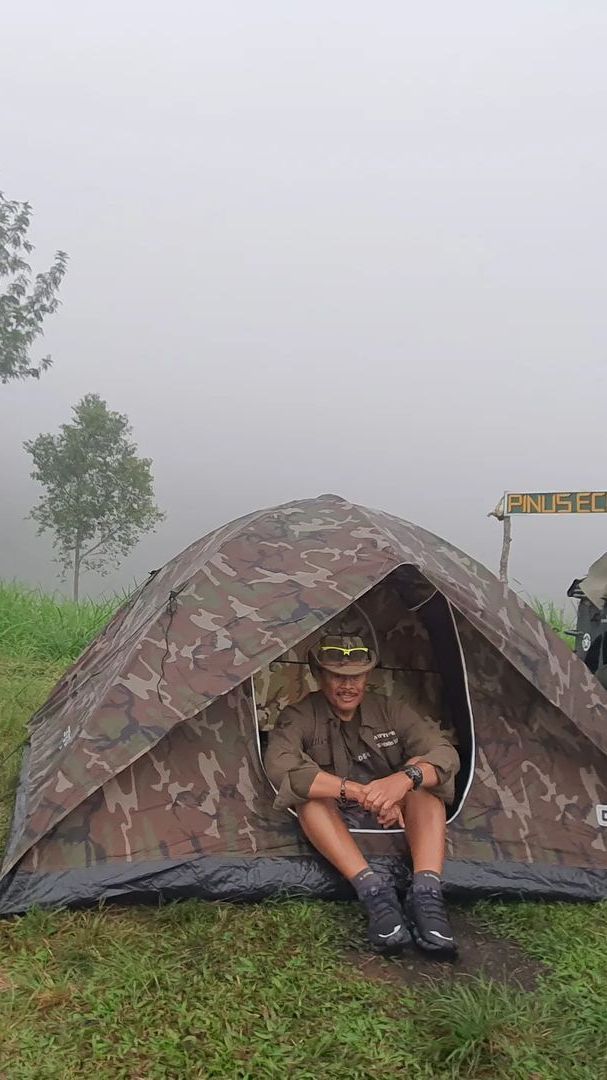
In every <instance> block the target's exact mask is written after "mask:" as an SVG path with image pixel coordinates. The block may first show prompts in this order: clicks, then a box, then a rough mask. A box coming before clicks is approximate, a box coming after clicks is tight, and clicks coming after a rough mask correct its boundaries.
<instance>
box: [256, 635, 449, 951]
mask: <svg viewBox="0 0 607 1080" xmlns="http://www.w3.org/2000/svg"><path fill="white" fill-rule="evenodd" d="M309 663H310V667H311V669H312V673H313V674H314V676H315V677H316V679H317V681H318V684H319V686H320V691H319V692H318V693H313V694H309V695H308V696H307V697H306V698H304V699H303V701H300V702H299V704H297V705H291V706H289V707H288V708H286V709H284V710H283V712H282V713H281V714H280V716H279V717H278V720H277V722H276V726H275V728H274V730H273V731H272V732H271V733H270V737H269V742H268V749H267V753H266V758H265V765H266V771H267V773H268V776H269V777H270V780H271V781H272V783H273V784H274V786H275V787H276V788H277V790H278V796H277V799H276V804H275V805H276V806H277V808H280V809H285V808H287V807H292V808H293V809H295V810H296V811H297V815H298V817H299V822H300V825H301V827H302V829H303V831H304V833H305V834H306V836H307V838H308V840H309V841H310V843H312V844H313V845H314V847H315V848H316V849H317V851H319V852H320V853H321V854H322V855H324V857H325V858H326V859H328V860H329V862H330V863H332V864H333V866H335V867H336V868H337V870H339V871H340V873H342V874H343V875H344V877H346V878H347V879H348V880H349V881H350V883H351V884H352V885H353V887H354V889H355V890H356V893H357V895H358V898H359V900H360V901H361V903H362V904H363V906H364V907H365V908H366V911H367V915H368V919H369V928H368V934H369V940H370V941H371V943H372V944H373V945H374V947H376V948H378V949H380V950H381V951H383V952H398V951H400V950H402V949H403V948H405V947H406V946H408V945H409V944H410V943H411V934H412V935H413V939H414V941H415V942H416V944H417V945H418V946H420V948H422V949H426V950H428V951H430V952H436V953H443V954H444V953H447V954H449V953H451V954H453V953H455V951H456V946H455V942H454V938H453V933H452V930H451V927H450V925H449V921H448V919H447V915H446V911H445V907H444V903H443V898H442V892H441V878H440V875H441V873H442V868H443V860H444V855H445V822H446V814H445V803H449V802H451V801H452V800H453V788H454V778H455V775H456V773H457V771H458V768H459V758H458V755H457V751H456V750H455V748H454V746H453V745H452V743H451V742H450V741H449V739H448V738H447V737H446V735H445V734H444V732H442V731H441V730H440V728H439V727H438V726H437V725H435V724H433V723H432V722H431V721H429V720H427V719H424V718H423V717H422V716H420V715H419V713H417V712H416V711H415V710H414V709H413V708H412V707H411V706H410V705H407V704H405V703H403V702H398V701H390V700H387V699H384V698H382V697H380V696H379V695H376V694H371V695H369V696H367V697H365V690H366V687H367V680H368V677H369V672H370V671H371V670H372V669H373V667H374V666H375V665H376V663H377V657H376V656H375V654H374V652H373V650H371V649H369V648H368V647H367V646H366V645H365V643H364V641H363V640H362V639H361V638H359V637H348V636H343V635H341V636H332V637H325V638H323V639H322V640H321V642H320V645H319V646H318V647H317V648H316V649H314V650H311V652H310V654H309ZM365 818H366V819H367V820H365ZM378 822H379V824H380V825H382V826H384V827H389V826H392V827H397V828H398V827H401V828H404V830H405V833H406V836H407V840H408V843H409V847H410V850H411V857H412V861H413V883H412V885H411V888H410V889H409V892H408V894H407V897H406V902H405V909H406V916H407V917H406V918H405V917H403V912H402V909H401V907H400V903H399V899H398V896H397V893H396V888H395V885H394V882H392V881H387V880H385V879H384V878H383V877H382V876H381V875H380V874H378V873H377V872H376V871H374V870H372V869H371V868H370V866H369V864H368V862H367V860H366V859H365V857H364V855H363V853H362V852H361V850H360V848H359V847H358V845H357V843H356V840H355V839H354V837H353V835H352V834H351V833H350V832H349V829H348V826H351V827H354V828H361V827H362V828H369V827H371V828H377V823H378ZM407 923H408V925H409V928H410V930H409V929H407Z"/></svg>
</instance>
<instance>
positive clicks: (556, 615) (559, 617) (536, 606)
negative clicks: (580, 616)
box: [529, 596, 575, 649]
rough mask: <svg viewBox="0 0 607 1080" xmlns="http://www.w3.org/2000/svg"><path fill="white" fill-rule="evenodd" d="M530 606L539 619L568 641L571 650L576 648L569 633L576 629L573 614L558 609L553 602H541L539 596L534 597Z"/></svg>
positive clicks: (560, 608) (563, 609) (573, 639)
mask: <svg viewBox="0 0 607 1080" xmlns="http://www.w3.org/2000/svg"><path fill="white" fill-rule="evenodd" d="M529 604H530V606H531V607H532V608H533V610H534V611H535V614H536V615H537V616H538V618H540V619H542V621H543V622H545V623H547V624H548V626H549V627H550V628H551V629H552V630H554V632H555V634H558V636H559V637H560V638H562V639H563V641H566V642H567V644H568V645H569V646H570V648H572V649H573V648H574V647H575V638H574V637H572V636H571V634H568V633H567V631H568V630H574V629H575V617H574V616H573V614H571V612H569V611H567V610H566V609H565V608H564V607H557V605H556V604H555V603H554V602H553V601H552V600H540V599H539V597H537V596H532V597H531V599H530V601H529Z"/></svg>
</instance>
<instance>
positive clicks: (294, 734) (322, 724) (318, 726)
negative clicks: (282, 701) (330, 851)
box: [265, 692, 459, 810]
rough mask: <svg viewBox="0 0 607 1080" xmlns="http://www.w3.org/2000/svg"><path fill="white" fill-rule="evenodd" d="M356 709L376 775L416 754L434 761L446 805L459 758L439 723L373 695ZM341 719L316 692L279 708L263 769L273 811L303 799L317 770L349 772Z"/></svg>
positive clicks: (387, 772)
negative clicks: (273, 796) (271, 788)
mask: <svg viewBox="0 0 607 1080" xmlns="http://www.w3.org/2000/svg"><path fill="white" fill-rule="evenodd" d="M360 711H361V724H360V739H361V743H362V744H364V746H365V747H366V751H365V756H366V758H367V760H368V762H369V764H371V765H372V766H373V768H374V771H375V773H376V776H377V779H380V778H381V777H384V776H389V775H390V774H391V773H394V772H396V771H397V770H398V769H399V768H401V767H402V766H403V765H404V764H405V762H407V761H408V760H409V759H410V758H412V757H419V758H420V759H421V760H422V761H426V762H428V764H430V765H434V768H435V769H436V771H437V773H438V778H439V786H438V787H436V788H433V789H432V790H433V793H434V794H435V795H438V797H439V798H441V799H443V801H444V802H446V803H450V802H452V801H453V789H454V781H455V776H456V774H457V771H458V769H459V757H458V753H457V750H456V749H455V747H454V746H453V743H452V742H451V741H450V739H449V738H448V737H447V735H446V734H445V732H444V731H442V730H441V728H440V727H439V725H438V724H436V723H435V722H434V721H432V720H429V719H428V718H427V717H424V716H421V715H420V713H418V712H416V710H415V709H413V708H412V706H411V705H408V704H406V703H405V702H401V701H391V700H388V699H386V698H383V697H380V696H379V695H378V694H373V693H369V694H367V696H366V697H365V698H364V700H363V702H362V704H361V706H360ZM342 723H343V721H341V720H339V719H338V718H337V717H336V716H335V715H334V714H333V711H332V709H331V706H330V705H329V702H328V701H327V699H326V697H325V696H324V694H322V693H320V692H318V693H314V694H308V696H307V697H305V698H304V699H303V700H302V701H300V702H299V703H298V704H297V705H290V706H289V707H288V708H286V709H284V710H283V711H282V712H281V714H280V716H279V717H278V720H277V721H276V726H275V727H274V730H273V731H271V732H270V735H269V740H268V748H267V750H266V754H265V768H266V772H267V774H268V776H269V778H270V780H271V782H272V784H273V785H274V787H275V788H276V790H277V792H278V794H277V796H276V799H275V802H274V806H275V807H276V809H278V810H284V809H287V808H288V807H291V808H294V807H296V806H300V805H301V804H302V803H304V802H306V799H307V797H308V792H309V790H310V785H311V784H312V781H313V780H314V777H315V776H316V774H317V773H318V772H320V771H321V770H322V771H323V772H329V773H333V774H334V775H336V776H347V775H348V771H349V768H350V763H351V758H350V755H349V753H348V750H347V747H346V745H345V742H344V739H343V736H342V734H341V731H342Z"/></svg>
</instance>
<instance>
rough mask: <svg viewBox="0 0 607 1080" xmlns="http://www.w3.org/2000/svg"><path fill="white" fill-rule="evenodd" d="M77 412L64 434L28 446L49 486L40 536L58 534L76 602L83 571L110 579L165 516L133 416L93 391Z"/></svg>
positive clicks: (39, 510)
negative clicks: (134, 429)
mask: <svg viewBox="0 0 607 1080" xmlns="http://www.w3.org/2000/svg"><path fill="white" fill-rule="evenodd" d="M72 412H73V420H72V422H71V423H68V424H62V425H61V427H60V433H59V434H58V435H50V434H45V435H38V437H37V438H36V439H34V440H32V441H29V442H26V443H24V447H25V450H26V451H27V453H28V454H31V456H32V460H33V463H34V469H33V472H32V474H31V475H32V477H33V479H34V480H38V481H39V482H40V483H41V484H42V486H43V488H44V493H43V494H42V495H41V497H40V499H39V501H38V504H37V506H35V507H34V509H33V510H32V511H31V515H30V516H31V517H32V518H33V519H34V521H35V522H36V523H37V525H38V534H40V533H44V532H49V533H51V534H52V535H53V544H54V547H55V551H56V552H57V561H58V562H59V563H60V564H61V566H62V568H63V572H64V573H65V574H67V573H68V572H69V573H71V575H72V581H73V596H74V600H77V599H78V588H79V580H80V574H81V573H82V571H84V570H96V571H97V572H99V573H101V574H104V573H107V572H108V569H109V566H110V565H119V563H120V560H121V559H122V558H124V557H125V556H126V555H128V553H129V552H130V551H131V549H132V548H133V547H134V546H135V544H136V543H137V541H138V540H139V537H140V536H141V535H142V534H143V533H146V532H149V531H150V530H153V529H154V527H155V526H156V525H157V524H158V522H160V521H162V520H163V519H164V516H165V515H164V514H163V513H161V512H160V511H159V509H158V507H157V506H156V503H155V501H154V491H153V478H152V472H151V465H152V462H151V460H150V459H149V458H141V457H138V456H137V447H136V445H135V443H134V442H132V440H131V435H132V429H131V426H130V424H129V420H128V417H127V416H125V415H123V414H122V413H118V412H112V411H111V410H110V409H108V407H107V404H106V402H105V401H103V400H102V399H101V398H100V397H99V395H98V394H87V395H86V396H85V397H84V398H82V400H81V401H80V402H78V404H77V405H75V406H74V408H73V409H72Z"/></svg>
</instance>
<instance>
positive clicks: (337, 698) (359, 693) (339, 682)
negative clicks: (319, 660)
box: [318, 668, 369, 714]
mask: <svg viewBox="0 0 607 1080" xmlns="http://www.w3.org/2000/svg"><path fill="white" fill-rule="evenodd" d="M368 678H369V676H368V675H367V674H364V675H334V674H333V672H331V671H325V670H324V669H323V668H321V671H320V675H319V677H318V681H319V684H320V689H321V690H322V692H323V694H324V695H325V697H326V699H327V701H328V702H329V705H331V706H332V708H333V709H335V711H336V712H337V713H352V714H354V713H355V712H356V710H357V708H358V706H359V705H360V703H361V701H362V699H363V697H364V696H365V690H366V688H367V679H368Z"/></svg>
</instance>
